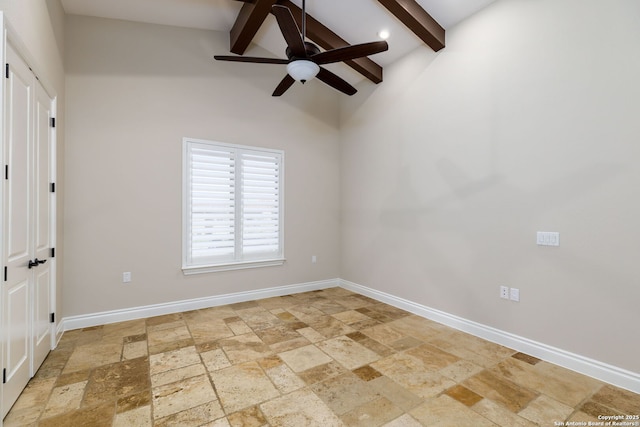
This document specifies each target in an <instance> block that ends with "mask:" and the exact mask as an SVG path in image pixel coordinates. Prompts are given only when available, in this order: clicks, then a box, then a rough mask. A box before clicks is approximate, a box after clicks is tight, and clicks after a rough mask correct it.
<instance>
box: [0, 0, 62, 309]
mask: <svg viewBox="0 0 640 427" xmlns="http://www.w3.org/2000/svg"><path fill="white" fill-rule="evenodd" d="M0 10H2V11H3V12H4V14H5V19H6V21H7V22H8V23H9V25H10V27H11V29H12V31H13V32H14V37H15V38H16V41H17V42H19V46H17V47H18V48H19V50H20V53H21V54H23V55H24V56H25V57H26V58H25V59H27V61H28V62H29V65H30V66H31V67H32V68H33V69H34V71H35V72H36V73H37V75H38V78H40V80H41V81H42V82H43V83H44V85H45V88H46V89H47V90H48V91H49V92H50V94H51V95H54V96H56V98H57V117H56V120H57V121H58V124H59V125H58V126H57V147H58V152H59V153H62V152H63V151H64V140H65V138H64V120H65V111H64V103H65V97H64V96H65V78H64V64H63V49H64V43H63V34H64V18H63V17H64V10H63V9H62V5H61V4H60V0H46V1H42V0H20V1H15V0H0ZM57 176H58V184H60V183H61V182H62V181H63V176H64V156H63V155H62V154H59V155H58V158H57ZM57 201H58V212H57V220H58V226H57V237H58V240H57V244H56V250H57V268H58V269H57V298H56V305H57V307H56V308H55V310H56V312H57V313H61V312H62V288H63V286H64V280H63V276H62V270H63V269H62V263H63V261H64V249H63V244H62V240H63V231H64V229H63V205H64V186H62V185H58V187H57ZM60 317H61V316H59V317H58V319H59V318H60Z"/></svg>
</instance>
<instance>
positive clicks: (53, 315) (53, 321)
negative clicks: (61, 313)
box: [51, 313, 56, 323]
mask: <svg viewBox="0 0 640 427" xmlns="http://www.w3.org/2000/svg"><path fill="white" fill-rule="evenodd" d="M51 323H56V314H55V313H51Z"/></svg>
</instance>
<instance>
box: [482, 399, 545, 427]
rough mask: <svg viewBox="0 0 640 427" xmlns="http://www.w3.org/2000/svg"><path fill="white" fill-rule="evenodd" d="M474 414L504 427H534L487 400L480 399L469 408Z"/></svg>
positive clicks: (531, 423)
mask: <svg viewBox="0 0 640 427" xmlns="http://www.w3.org/2000/svg"><path fill="white" fill-rule="evenodd" d="M471 409H473V410H474V411H475V412H477V413H478V414H480V415H482V416H483V417H485V418H487V419H489V420H491V421H493V422H494V423H496V424H497V425H499V426H504V427H512V426H513V427H535V426H536V424H534V423H533V422H531V421H529V420H527V419H524V418H522V417H520V416H518V415H516V414H515V413H514V412H512V411H511V410H509V409H507V408H506V407H504V406H502V405H499V404H497V403H495V402H493V401H491V400H489V399H482V400H481V401H479V402H478V403H476V404H475V405H473V406H472V407H471ZM552 425H553V424H552Z"/></svg>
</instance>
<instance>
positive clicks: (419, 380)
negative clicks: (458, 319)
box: [4, 288, 640, 427]
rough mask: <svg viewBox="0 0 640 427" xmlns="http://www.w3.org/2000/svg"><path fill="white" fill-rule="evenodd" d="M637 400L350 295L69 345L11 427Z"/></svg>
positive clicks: (403, 413) (335, 419)
mask: <svg viewBox="0 0 640 427" xmlns="http://www.w3.org/2000/svg"><path fill="white" fill-rule="evenodd" d="M639 414H640V395H637V394H634V393H631V392H628V391H625V390H622V389H620V388H616V387H614V386H611V385H608V384H605V383H602V382H600V381H598V380H595V379H593V378H589V377H586V376H583V375H580V374H577V373H575V372H572V371H569V370H566V369H564V368H561V367H558V366H556V365H553V364H550V363H547V362H544V361H541V360H539V359H536V358H534V357H531V356H528V355H526V354H522V353H518V352H516V351H514V350H511V349H509V348H505V347H502V346H500V345H497V344H494V343H491V342H488V341H484V340H482V339H479V338H476V337H473V336H471V335H468V334H465V333H463V332H460V331H457V330H454V329H451V328H449V327H446V326H443V325H441V324H438V323H435V322H432V321H430V320H426V319H423V318H421V317H418V316H415V315H412V314H410V313H407V312H405V311H402V310H399V309H397V308H394V307H391V306H389V305H386V304H383V303H379V302H377V301H375V300H372V299H370V298H367V297H365V296H362V295H358V294H354V293H352V292H350V291H347V290H344V289H341V288H332V289H326V290H322V291H315V292H307V293H302V294H295V295H289V296H283V297H276V298H269V299H264V300H259V301H252V302H245V303H239V304H232V305H227V306H222V307H214V308H209V309H202V310H196V311H190V312H186V313H178V314H170V315H166V316H159V317H152V318H148V319H141V320H134V321H129V322H123V323H117V324H110V325H104V326H97V327H91V328H85V329H82V330H74V331H69V332H66V333H65V334H64V336H63V337H62V339H61V342H60V344H59V346H58V348H57V349H56V350H54V351H52V352H51V354H50V355H49V356H48V358H47V359H46V361H45V362H44V364H43V365H42V367H41V368H40V370H39V371H38V373H37V375H36V376H35V377H34V378H33V379H32V380H31V382H30V383H29V385H28V386H27V388H26V389H25V391H24V392H23V393H22V395H21V396H20V398H19V399H18V401H17V402H16V404H15V405H14V407H13V408H12V410H11V411H10V413H9V414H8V415H7V417H6V418H5V420H4V425H5V427H12V426H42V427H45V426H74V427H75V426H111V425H113V426H127V427H131V426H134V427H142V426H152V425H153V426H181V427H183V426H210V427H213V426H215V427H218V426H225V427H226V426H233V427H236V426H247V427H250V426H256V427H258V426H273V427H275V426H291V427H305V426H320V427H331V426H363V427H375V426H387V427H411V426H432V425H434V426H435V425H437V426H450V427H462V426H496V425H498V426H509V427H511V426H535V425H541V426H554V425H560V423H561V422H566V421H583V422H585V424H584V425H587V424H588V422H589V421H591V422H598V421H599V420H598V416H599V415H639Z"/></svg>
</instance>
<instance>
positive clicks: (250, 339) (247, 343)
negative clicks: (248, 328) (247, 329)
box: [220, 332, 273, 365]
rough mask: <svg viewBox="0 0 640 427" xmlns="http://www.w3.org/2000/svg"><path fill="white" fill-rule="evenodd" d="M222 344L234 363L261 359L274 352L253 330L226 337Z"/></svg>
mask: <svg viewBox="0 0 640 427" xmlns="http://www.w3.org/2000/svg"><path fill="white" fill-rule="evenodd" d="M220 346H221V347H222V349H223V350H224V352H225V353H226V355H227V357H228V358H229V361H230V362H231V363H232V364H234V365H235V364H237V363H244V362H248V361H251V360H256V359H261V358H263V357H267V356H269V355H271V354H272V353H273V351H272V350H271V349H270V348H269V346H268V345H266V344H265V343H264V342H262V340H261V339H260V338H259V337H258V336H257V335H256V334H254V333H253V332H252V333H249V334H244V335H238V336H235V337H231V338H225V339H223V340H221V341H220Z"/></svg>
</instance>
